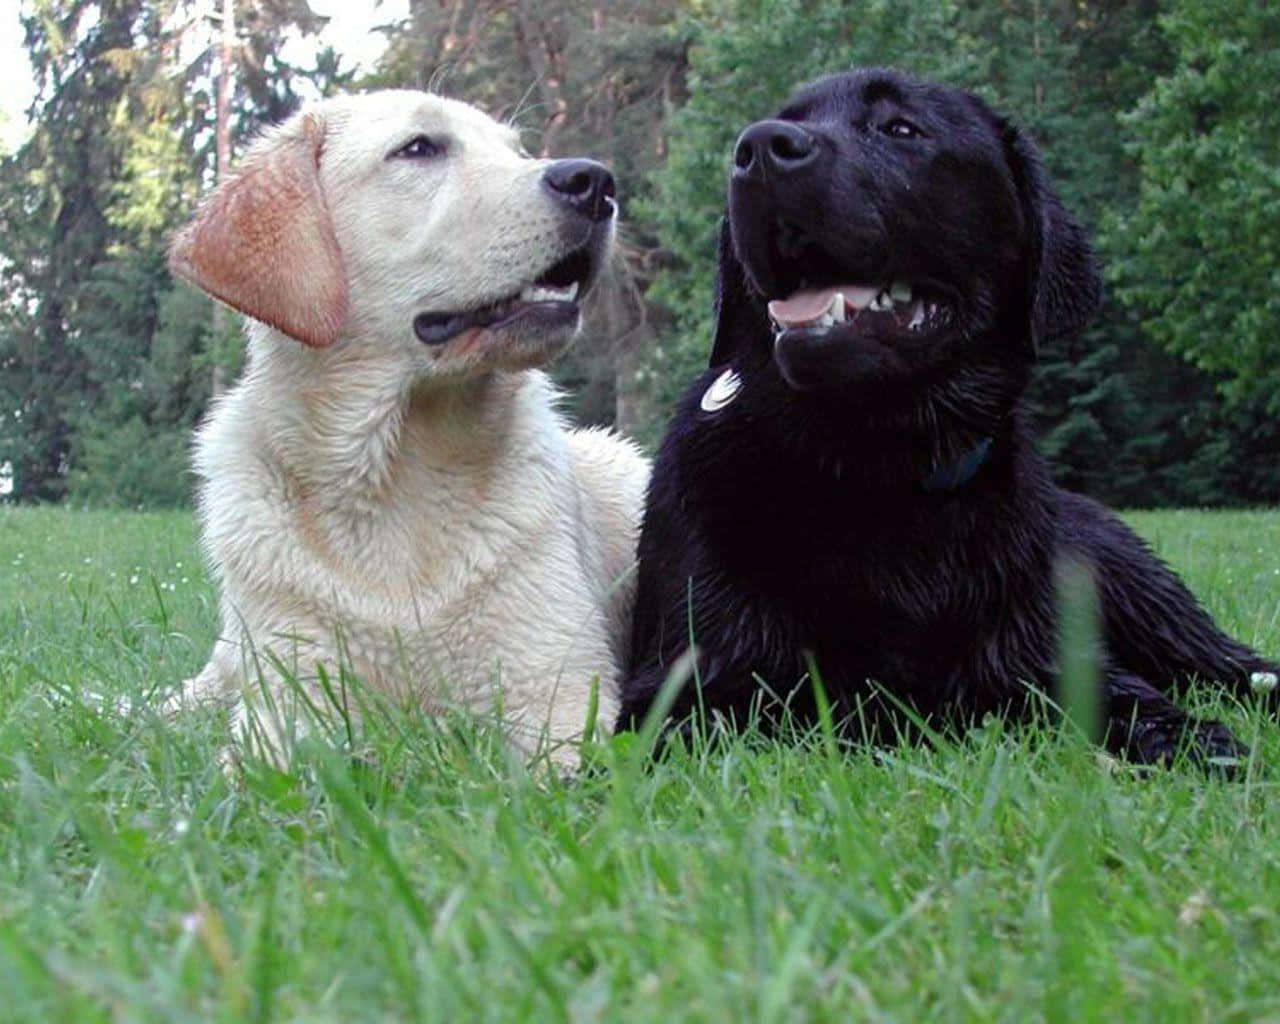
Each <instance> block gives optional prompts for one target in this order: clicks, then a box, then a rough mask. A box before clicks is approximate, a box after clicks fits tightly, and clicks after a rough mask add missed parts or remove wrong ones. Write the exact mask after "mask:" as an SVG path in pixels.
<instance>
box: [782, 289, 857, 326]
mask: <svg viewBox="0 0 1280 1024" xmlns="http://www.w3.org/2000/svg"><path fill="white" fill-rule="evenodd" d="M837 292H843V293H844V298H845V302H847V303H848V304H849V305H850V306H853V307H854V308H855V309H864V308H866V306H868V305H869V304H870V303H871V300H872V299H874V298H875V297H876V290H875V289H874V288H863V287H859V286H858V285H852V284H840V285H834V286H832V287H830V288H809V289H806V290H804V291H799V292H796V293H795V294H794V295H791V296H789V297H788V298H785V299H774V300H773V301H772V302H770V303H769V315H770V316H771V317H773V319H774V320H775V321H776V322H777V323H780V324H785V325H787V326H791V327H795V326H799V325H801V324H807V323H810V322H812V321H814V320H817V319H818V318H819V317H820V316H822V314H823V313H825V312H826V311H827V310H828V309H830V308H831V300H832V299H834V298H835V296H836V293H837Z"/></svg>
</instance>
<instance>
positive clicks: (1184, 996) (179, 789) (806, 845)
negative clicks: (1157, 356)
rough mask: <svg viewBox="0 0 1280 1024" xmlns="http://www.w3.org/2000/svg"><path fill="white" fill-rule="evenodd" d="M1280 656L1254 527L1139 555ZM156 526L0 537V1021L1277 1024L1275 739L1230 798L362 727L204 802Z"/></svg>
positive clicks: (202, 740) (1035, 772)
mask: <svg viewBox="0 0 1280 1024" xmlns="http://www.w3.org/2000/svg"><path fill="white" fill-rule="evenodd" d="M1134 522H1135V525H1136V526H1137V527H1138V528H1139V529H1141V530H1142V531H1143V533H1144V534H1145V535H1147V536H1148V537H1150V538H1151V539H1152V540H1153V542H1154V543H1155V545H1156V547H1157V550H1158V551H1159V552H1160V553H1161V554H1162V555H1163V556H1164V557H1166V558H1167V559H1169V560H1170V561H1171V562H1172V563H1173V565H1174V566H1175V567H1176V568H1177V569H1179V570H1180V571H1182V572H1184V573H1185V574H1186V575H1187V577H1188V578H1189V580H1190V581H1191V583H1192V584H1193V586H1195V588H1196V589H1197V590H1198V591H1199V593H1200V594H1201V595H1202V596H1203V598H1204V599H1205V602H1206V604H1207V606H1208V607H1209V609H1210V610H1211V611H1212V612H1213V613H1214V614H1215V615H1217V616H1219V618H1220V620H1221V621H1222V622H1223V623H1224V624H1225V625H1226V626H1227V627H1228V628H1229V629H1231V630H1233V631H1235V632H1236V633H1237V634H1238V635H1241V636H1242V637H1244V638H1245V639H1247V640H1249V641H1251V642H1253V643H1256V644H1259V645H1260V646H1261V647H1262V648H1263V649H1264V650H1267V651H1268V652H1269V653H1271V654H1273V655H1274V654H1280V628H1278V624H1280V599H1278V597H1277V590H1276V586H1275V580H1276V579H1277V576H1276V572H1277V570H1278V569H1280V566H1278V565H1277V558H1276V552H1277V551H1280V515H1278V514H1277V513H1275V512H1268V513H1229V514H1223V513H1213V514H1204V513H1198V514H1188V513H1173V514H1170V513H1161V514H1154V515H1143V516H1139V517H1135V519H1134ZM195 532H196V531H195V524H194V523H193V521H192V517H191V516H190V515H187V514H157V513H149V514H137V513H128V514H123V513H118V512H88V513H86V512H81V511H74V510H67V509H56V508H52V509H51V508H40V509H31V508H18V509H0V566H4V568H5V571H6V573H7V575H5V576H3V577H0V579H3V580H4V581H5V583H6V584H8V585H7V586H0V826H2V827H0V906H2V907H3V913H0V992H3V993H4V1011H3V1016H4V1020H5V1022H6V1024H26V1022H31V1024H36V1022H39V1024H46V1022H49V1021H59V1022H68V1024H79V1022H108V1021H175V1022H186V1021H192V1022H195V1021H228V1022H231V1021H251V1020H258V1021H316V1022H325V1021H335V1022H336V1021H383V1020H386V1021H400V1020H424V1021H459V1022H461V1021H467V1022H470V1021H476V1022H507V1021H574V1022H578V1021H610V1022H613V1021H618V1022H648V1021H653V1022H662V1024H674V1022H683V1021H689V1022H711V1021H760V1022H765V1024H775V1022H776V1024H782V1022H788V1021H810V1020H812V1021H847V1020H863V1019H865V1020H869V1021H871V1020H877V1021H878V1020H893V1021H934V1020H938V1021H948V1020H956V1021H1010V1022H1013V1021H1038V1020H1049V1021H1056V1020H1077V1021H1104V1020H1105V1021H1110V1020H1138V1021H1219V1020H1221V1021H1252V1020H1273V1019H1275V1018H1276V1017H1277V1015H1280V994H1278V993H1280V911H1278V910H1277V907H1276V901H1275V899H1274V895H1273V894H1274V893H1275V892H1276V890H1277V887H1280V817H1278V816H1277V814H1276V813H1275V805H1276V799H1277V796H1278V795H1280V794H1278V791H1277V790H1278V784H1277V780H1276V772H1275V765H1276V764H1277V763H1280V727H1278V726H1277V723H1276V721H1275V719H1274V718H1273V717H1272V716H1270V715H1268V714H1267V713H1266V711H1265V710H1264V709H1262V708H1260V707H1258V706H1256V705H1255V704H1254V703H1253V702H1251V701H1245V702H1244V703H1242V704H1234V703H1231V702H1225V701H1219V700H1217V699H1215V698H1214V697H1213V696H1212V694H1211V693H1210V691H1209V690H1208V689H1207V688H1204V689H1199V690H1196V691H1193V692H1192V694H1191V695H1190V703H1191V704H1192V705H1194V706H1196V707H1197V710H1199V711H1200V712H1201V713H1205V714H1215V715H1221V716H1223V717H1224V718H1225V719H1226V721H1227V722H1228V724H1229V725H1230V726H1231V728H1232V729H1233V730H1235V731H1236V733H1237V735H1240V736H1241V737H1242V738H1245V739H1247V740H1248V741H1249V742H1250V744H1251V745H1252V746H1253V747H1254V749H1255V751H1256V755H1255V759H1254V760H1253V762H1252V763H1251V764H1250V765H1249V766H1248V768H1247V770H1246V778H1245V779H1244V780H1242V781H1240V782H1236V783H1228V782H1224V781H1222V780H1220V779H1206V778H1204V777H1203V776H1201V775H1199V774H1197V773H1196V772H1194V770H1191V769H1188V768H1178V769H1175V770H1173V771H1167V772H1166V771H1159V772H1155V773H1149V772H1145V771H1138V770H1134V769H1131V768H1129V767H1127V766H1125V765H1119V764H1115V763H1114V762H1112V761H1111V760H1110V759H1108V758H1104V757H1100V756H1098V755H1097V753H1096V751H1094V750H1091V749H1090V748H1088V747H1087V746H1086V745H1084V744H1083V743H1082V742H1081V741H1080V740H1079V739H1078V738H1076V737H1075V736H1074V735H1073V734H1072V733H1071V732H1070V731H1068V730H1057V729H1054V728H1052V727H1041V728H1031V729H1020V728H1017V729H1016V728H1014V727H1012V726H1009V725H1005V724H1003V723H1001V722H1000V721H998V720H991V721H989V722H987V723H986V724H985V725H984V726H983V727H982V728H980V729H977V730H975V731H973V732H971V733H969V734H968V735H967V736H966V737H964V738H963V739H962V740H950V739H944V740H943V741H941V742H940V743H938V744H937V745H936V746H934V747H929V746H923V745H920V746H913V745H903V746H898V747H890V748H885V749H880V750H869V749H865V748H861V747H855V748H853V749H840V748H838V747H836V746H835V745H834V744H831V743H829V742H827V741H826V740H825V739H824V737H823V736H822V735H821V734H817V735H813V736H810V737H809V738H808V739H807V740H805V741H803V742H801V743H798V744H795V745H789V744H786V743H781V742H776V741H771V740H767V739H765V738H763V737H760V736H757V735H750V736H746V737H738V738H729V737H719V738H717V739H716V741H715V742H712V743H704V742H702V741H701V740H698V741H697V742H695V744H694V745H693V746H692V747H691V748H690V749H684V748H680V747H677V748H675V749H672V750H670V751H668V752H667V754H666V755H665V756H663V757H661V758H659V759H657V760H656V761H650V760H649V759H648V758H647V756H646V755H647V753H648V752H647V751H646V750H645V749H643V748H642V747H638V746H637V744H636V743H635V742H634V739H635V738H634V737H632V736H624V737H618V738H615V739H614V740H612V741H610V742H608V743H604V744H600V745H598V746H596V747H593V748H591V750H590V756H591V763H592V765H593V770H589V771H585V772H583V773H581V774H580V775H579V776H578V777H576V778H574V779H571V780H563V779H559V778H555V777H548V776H546V775H544V774H542V773H540V772H537V771H533V772H530V771H526V770H525V769H524V768H522V767H521V766H520V765H519V764H518V763H515V762H514V761H513V760H511V759H509V758H508V757H506V756H505V755H504V752H503V750H502V747H501V745H500V744H499V742H498V741H497V737H496V735H495V733H494V731H493V729H492V728H491V727H490V725H489V724H487V723H485V722H483V721H477V720H476V719H475V718H469V717H467V716H465V715H462V714H456V713H452V714H451V713H445V714H441V715H439V716H436V717H428V716H425V715H423V714H420V713H415V712H412V711H397V710H386V711H384V712H382V713H377V714H374V715H372V716H371V718H370V720H368V721H367V722H366V723H365V726H364V728H363V730H362V734H361V740H362V745H361V753H362V756H361V757H358V758H355V757H348V756H344V755H345V751H343V750H342V749H341V748H338V749H330V748H328V747H326V746H324V745H323V744H319V743H315V744H312V745H310V746H308V747H307V748H306V749H304V750H303V751H302V752H301V754H300V756H299V757H297V758H296V759H295V760H294V761H293V762H292V763H290V764H289V765H288V766H287V767H285V768H283V769H277V768H272V767H269V766H266V765H263V764H260V763H253V764H250V765H248V766H247V767H246V768H245V769H244V770H241V771H238V772H234V773H232V774H231V775H229V776H228V775H225V774H224V773H223V771H222V770H221V768H220V766H219V753H220V750H221V744H222V743H223V741H224V740H225V738H226V719H225V716H223V715H221V714H219V713H217V712H216V711H213V710H212V709H208V710H202V711H192V712H190V713H188V714H184V715H181V716H178V717H176V718H174V719H166V718H163V717H161V716H159V715H158V714H157V713H156V712H155V710H154V709H155V707H156V705H157V702H158V699H159V698H160V697H161V696H162V695H165V694H167V693H169V692H171V690H172V689H173V688H174V687H176V686H177V684H178V681H179V680H180V679H181V678H182V677H183V676H184V675H188V674H190V673H192V672H193V671H195V670H196V669H198V668H199V667H200V665H201V664H202V663H203V661H204V658H205V657H206V655H207V654H208V651H209V646H210V644H211V643H212V641H213V638H214V636H215V634H216V632H217V617H216V601H215V596H214V592H213V588H212V585H211V582H210V580H209V579H208V578H207V577H206V575H205V574H204V572H203V571H202V570H201V568H200V566H199V558H198V555H197V548H196V543H195Z"/></svg>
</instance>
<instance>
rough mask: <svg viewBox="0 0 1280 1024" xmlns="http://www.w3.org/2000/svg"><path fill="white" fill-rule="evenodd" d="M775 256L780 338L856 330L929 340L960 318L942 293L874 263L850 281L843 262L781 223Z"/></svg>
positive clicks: (773, 312) (772, 310)
mask: <svg viewBox="0 0 1280 1024" xmlns="http://www.w3.org/2000/svg"><path fill="white" fill-rule="evenodd" d="M769 251H770V255H769V263H770V266H769V267H768V271H769V273H768V275H767V279H769V280H770V281H771V287H770V291H771V293H772V295H773V298H772V301H770V303H769V318H770V319H771V320H772V322H773V328H774V333H775V334H782V333H784V332H786V331H793V330H804V331H806V332H807V333H808V334H810V335H822V334H825V333H826V332H827V331H829V330H832V329H835V328H841V327H843V328H852V331H851V332H850V333H851V334H853V335H861V334H867V335H872V334H874V335H875V336H876V337H877V338H884V337H885V336H886V335H892V334H896V333H901V334H908V335H916V334H919V335H925V334H930V333H933V332H935V331H938V330H941V329H942V328H944V327H946V326H948V325H949V324H951V323H952V322H953V320H954V319H955V307H954V304H953V303H952V302H951V301H950V300H949V299H948V298H947V296H946V295H945V294H944V291H943V289H942V288H940V287H937V286H936V285H935V284H933V283H924V282H921V281H913V280H911V279H910V277H909V275H906V274H890V273H887V272H885V271H884V270H875V269H872V267H871V265H870V264H869V265H868V266H866V267H864V268H862V269H853V270H850V271H847V272H846V273H847V276H845V273H842V272H840V271H839V269H838V268H839V267H840V266H841V262H842V261H840V260H837V259H836V258H835V257H834V256H832V255H831V254H830V253H828V252H827V251H825V250H824V248H823V247H822V246H821V245H820V244H819V243H818V242H817V241H816V240H815V239H814V238H813V237H811V236H810V235H809V234H808V233H807V232H805V231H804V230H803V229H801V228H798V227H796V226H794V225H792V224H789V223H787V222H785V221H783V220H781V219H779V220H778V221H777V222H775V224H774V226H773V231H772V232H771V235H770V242H769ZM877 262H879V261H877Z"/></svg>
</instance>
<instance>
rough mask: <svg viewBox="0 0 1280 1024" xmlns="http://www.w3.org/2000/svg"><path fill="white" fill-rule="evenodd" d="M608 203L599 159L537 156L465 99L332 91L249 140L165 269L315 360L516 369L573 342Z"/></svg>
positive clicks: (606, 235) (603, 238) (607, 180)
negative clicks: (361, 352)
mask: <svg viewBox="0 0 1280 1024" xmlns="http://www.w3.org/2000/svg"><path fill="white" fill-rule="evenodd" d="M613 196H614V186H613V178H612V176H611V175H610V173H609V172H608V170H607V169H605V168H604V167H603V166H602V165H600V164H598V163H595V162H593V161H590V160H558V161H548V160H536V159H533V158H531V157H529V156H528V155H527V154H526V153H524V152H523V150H522V148H521V146H520V142H519V139H518V137H517V135H516V133H515V132H514V131H513V130H511V129H510V128H508V127H506V126H504V125H501V124H499V123H497V122H495V121H493V120H492V119H490V118H489V117H487V116H486V115H485V114H483V113H481V112H480V111H479V110H476V109H475V108H474V107H471V106H468V105H467V104H465V103H460V102H457V101H454V100H449V99H444V98H442V97H439V96H433V95H429V94H426V93H420V92H412V91H399V90H388V91H382V92H374V93H368V94H364V95H355V96H344V97H337V98H334V99H329V100H324V101H322V102H320V103H318V104H316V105H315V106H314V107H312V108H310V109H308V110H306V111H304V112H302V113H300V114H297V115H295V116H294V117H293V118H292V119H290V120H289V121H288V122H286V123H285V124H284V125H283V126H281V127H280V128H277V129H275V130H274V131H272V132H270V133H269V134H267V135H266V136H264V137H263V138H262V139H261V140H259V141H258V143H257V144H256V145H255V146H254V147H253V148H252V149H251V151H250V152H249V153H248V155H247V156H246V157H245V159H244V161H243V162H242V164H241V166H240V168H239V170H238V171H237V172H236V174H235V175H234V176H233V177H231V178H230V179H229V180H228V181H227V182H226V183H224V184H222V185H220V186H219V188H218V189H217V191H216V192H215V193H214V194H213V195H212V196H211V197H210V198H209V199H208V200H207V201H206V202H205V203H204V204H203V205H202V207H201V208H200V210H199V211H198V213H197V215H196V217H195V219H194V220H193V221H192V223H191V224H189V225H187V226H186V227H185V228H183V229H182V230H181V231H180V232H179V233H178V234H177V235H176V236H175V238H174V241H173V245H172V247H171V249H170V266H171V267H172V269H173V270H174V272H175V273H177V274H178V275H179V276H181V277H183V278H186V279H187V280H190V281H192V282H193V283H195V284H196V285H198V286H199V287H200V288H202V289H204V290H205V291H206V292H208V293H210V294H211V295H213V296H214V297H216V298H218V299H221V300H222V301H223V302H225V303H227V304H228V305H230V306H232V307H234V308H235V309H238V310H240V311H241V312H244V313H247V314H248V315H249V316H251V317H253V318H254V319H256V320H259V321H261V322H263V323H266V324H268V325H270V326H271V327H273V328H275V329H276V330H278V331H280V332H281V333H283V334H286V335H289V336H290V337H292V338H295V339H297V340H298V341H301V342H304V343H305V344H306V345H308V346H311V347H313V348H326V347H328V346H331V345H335V344H337V343H342V342H349V341H352V340H359V341H360V342H362V343H365V344H368V343H376V344H377V345H380V346H384V347H385V346H391V347H394V348H396V349H397V350H399V351H400V352H401V353H402V354H403V355H404V356H405V358H406V362H407V365H408V366H410V367H411V368H412V371H413V372H418V373H422V374H429V375H457V374H469V373H475V372H484V371H487V370H491V369H523V368H526V367H530V366H535V365H540V364H542V363H545V362H546V361H548V360H549V359H550V358H552V357H553V356H554V355H556V354H558V353H559V352H560V351H561V350H562V349H563V348H564V347H565V346H566V345H567V344H568V343H569V341H570V340H571V339H572V337H573V335H574V334H575V333H576V332H577V330H578V328H579V324H580V319H581V313H580V307H581V303H582V301H583V299H584V297H585V296H586V294H587V292H588V290H589V289H590V287H591V285H592V283H593V282H594V281H595V279H596V276H597V273H598V271H599V268H600V267H601V265H602V262H603V261H604V259H605V258H606V255H607V253H608V249H609V246H610V244H611V242H612V239H613V233H614V217H615V212H616V206H615V203H614V198H613Z"/></svg>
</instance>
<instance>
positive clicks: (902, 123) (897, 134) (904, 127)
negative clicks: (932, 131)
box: [880, 117, 924, 139]
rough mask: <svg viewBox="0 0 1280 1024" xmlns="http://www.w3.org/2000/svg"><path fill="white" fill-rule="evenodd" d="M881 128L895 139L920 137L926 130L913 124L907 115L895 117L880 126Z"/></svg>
mask: <svg viewBox="0 0 1280 1024" xmlns="http://www.w3.org/2000/svg"><path fill="white" fill-rule="evenodd" d="M880 130H881V131H882V132H884V133H885V134H886V135H888V136H889V137H890V138H894V139H918V138H920V137H921V136H922V135H924V132H922V131H921V130H920V129H919V128H917V127H916V126H915V125H913V124H912V123H911V122H910V121H908V120H907V119H906V118H905V117H895V118H894V119H893V120H892V121H886V122H885V123H884V124H882V125H881V126H880Z"/></svg>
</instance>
